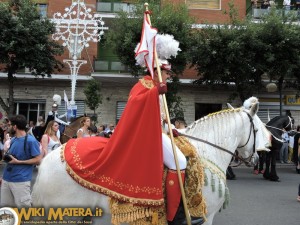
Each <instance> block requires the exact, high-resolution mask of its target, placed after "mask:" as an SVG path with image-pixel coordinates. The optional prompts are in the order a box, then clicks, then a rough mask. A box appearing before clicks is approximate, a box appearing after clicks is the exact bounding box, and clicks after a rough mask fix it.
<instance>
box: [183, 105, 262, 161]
mask: <svg viewBox="0 0 300 225" xmlns="http://www.w3.org/2000/svg"><path fill="white" fill-rule="evenodd" d="M243 112H245V113H246V114H247V116H248V118H249V120H250V123H251V124H250V134H249V137H248V140H247V142H246V144H244V145H242V146H239V147H238V148H242V147H244V146H246V145H247V144H248V142H249V140H250V137H251V133H252V130H253V134H254V143H253V153H252V154H251V155H250V156H249V157H248V158H246V159H244V158H242V157H240V156H236V155H235V154H234V153H232V152H231V151H229V150H227V149H225V148H223V147H221V146H218V145H215V144H213V143H211V142H209V141H206V140H203V139H201V138H196V137H193V136H190V135H187V134H183V133H179V135H180V136H184V137H187V138H190V139H193V140H196V141H200V142H203V143H205V144H208V145H211V146H213V147H215V148H217V149H219V150H221V151H224V152H226V153H228V154H230V155H232V156H235V157H237V158H238V159H239V160H240V162H244V163H245V164H246V165H247V166H248V165H249V163H250V160H251V158H252V156H253V154H254V153H255V139H256V134H255V132H254V124H253V119H252V117H251V116H250V115H249V113H248V112H246V111H243ZM248 159H249V161H247V160H248ZM240 164H241V163H240ZM240 164H238V165H237V166H239V165H240ZM237 166H233V167H237Z"/></svg>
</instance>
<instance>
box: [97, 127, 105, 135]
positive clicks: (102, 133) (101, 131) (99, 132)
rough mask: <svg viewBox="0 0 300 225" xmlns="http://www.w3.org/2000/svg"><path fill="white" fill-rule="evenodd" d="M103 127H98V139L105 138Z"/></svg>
mask: <svg viewBox="0 0 300 225" xmlns="http://www.w3.org/2000/svg"><path fill="white" fill-rule="evenodd" d="M104 131H105V126H104V125H101V126H100V127H98V136H100V137H105V132H104Z"/></svg>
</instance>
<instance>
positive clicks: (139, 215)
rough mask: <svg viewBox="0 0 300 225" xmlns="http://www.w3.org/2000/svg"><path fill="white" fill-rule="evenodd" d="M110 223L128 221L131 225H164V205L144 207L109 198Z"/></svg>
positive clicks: (116, 224)
mask: <svg viewBox="0 0 300 225" xmlns="http://www.w3.org/2000/svg"><path fill="white" fill-rule="evenodd" d="M109 205H110V211H111V215H112V217H111V223H112V224H115V225H118V224H120V223H129V224H131V225H146V224H148V225H149V224H153V225H166V224H167V222H166V216H165V208H164V207H157V208H152V207H144V206H137V205H133V204H131V203H121V202H120V201H118V200H117V199H112V198H111V199H110V204H109Z"/></svg>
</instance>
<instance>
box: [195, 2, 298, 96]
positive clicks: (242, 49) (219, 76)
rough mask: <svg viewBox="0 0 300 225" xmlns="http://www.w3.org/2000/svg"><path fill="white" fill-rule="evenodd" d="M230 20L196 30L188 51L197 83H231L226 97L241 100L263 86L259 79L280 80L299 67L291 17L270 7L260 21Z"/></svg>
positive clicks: (296, 27) (294, 29) (296, 28)
mask: <svg viewBox="0 0 300 225" xmlns="http://www.w3.org/2000/svg"><path fill="white" fill-rule="evenodd" d="M230 7H232V8H234V6H233V5H231V6H230ZM229 15H230V14H229ZM230 21H231V24H225V25H218V26H217V27H213V26H208V27H207V28H205V29H202V30H201V31H197V33H196V35H195V40H194V44H193V46H195V47H194V48H192V49H191V53H190V54H191V55H192V57H193V59H192V65H193V66H195V67H196V69H197V71H198V74H199V76H200V78H199V79H198V80H197V83H199V84H208V85H218V86H219V85H226V86H229V85H231V86H233V88H234V91H233V93H232V96H230V97H232V98H234V97H236V96H239V97H240V99H241V100H242V101H244V100H245V99H246V98H248V97H249V96H251V95H253V94H256V93H258V92H259V91H260V90H261V89H262V88H264V84H263V83H262V79H263V78H264V79H270V80H273V79H275V80H278V81H283V80H284V79H285V78H286V77H293V76H294V75H295V73H294V72H293V71H294V70H295V69H297V70H299V63H300V60H299V57H300V55H299V50H300V48H299V46H300V42H299V37H300V34H299V31H300V30H299V26H295V25H293V23H292V21H293V20H292V18H289V17H285V16H282V15H281V14H280V15H279V14H278V13H277V12H276V10H275V9H272V10H271V11H270V13H269V14H268V15H267V16H266V17H265V18H263V19H262V20H261V21H260V23H253V21H251V20H245V21H237V20H236V19H231V20H230ZM280 78H281V79H280Z"/></svg>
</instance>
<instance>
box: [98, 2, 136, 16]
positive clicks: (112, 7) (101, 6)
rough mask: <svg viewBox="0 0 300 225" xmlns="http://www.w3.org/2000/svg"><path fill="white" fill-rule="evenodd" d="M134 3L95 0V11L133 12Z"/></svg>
mask: <svg viewBox="0 0 300 225" xmlns="http://www.w3.org/2000/svg"><path fill="white" fill-rule="evenodd" d="M134 9H135V4H131V3H122V2H97V12H102V13H117V12H120V11H125V12H129V13H130V12H133V11H134Z"/></svg>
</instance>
